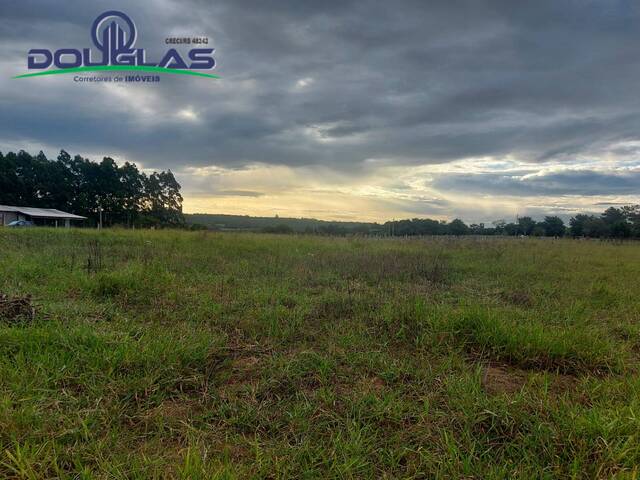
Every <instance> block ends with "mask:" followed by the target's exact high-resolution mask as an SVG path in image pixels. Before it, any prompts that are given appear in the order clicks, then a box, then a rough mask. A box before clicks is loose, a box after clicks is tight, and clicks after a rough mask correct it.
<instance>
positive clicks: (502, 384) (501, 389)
mask: <svg viewBox="0 0 640 480" xmlns="http://www.w3.org/2000/svg"><path fill="white" fill-rule="evenodd" d="M526 383H527V373H526V372H525V371H524V370H519V369H514V368H509V367H506V366H504V365H487V366H486V367H485V369H484V372H483V374H482V388H483V389H484V390H485V391H486V392H487V393H488V394H489V395H500V394H514V393H517V392H519V391H520V390H521V389H522V387H524V386H525V385H526Z"/></svg>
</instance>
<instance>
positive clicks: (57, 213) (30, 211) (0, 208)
mask: <svg viewBox="0 0 640 480" xmlns="http://www.w3.org/2000/svg"><path fill="white" fill-rule="evenodd" d="M0 212H17V213H22V214H23V215H29V216H30V217H34V218H61V219H65V220H67V219H68V220H86V218H87V217H81V216H80V215H74V214H73V213H67V212H63V211H62V210H56V209H55V208H32V207H13V206H9V205H0Z"/></svg>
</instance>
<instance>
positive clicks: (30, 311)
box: [0, 293, 36, 323]
mask: <svg viewBox="0 0 640 480" xmlns="http://www.w3.org/2000/svg"><path fill="white" fill-rule="evenodd" d="M35 315H36V309H35V307H34V305H33V303H32V302H31V295H25V296H22V297H9V296H8V295H6V294H4V293H0V321H5V322H8V323H19V322H24V321H32V320H33V319H34V317H35Z"/></svg>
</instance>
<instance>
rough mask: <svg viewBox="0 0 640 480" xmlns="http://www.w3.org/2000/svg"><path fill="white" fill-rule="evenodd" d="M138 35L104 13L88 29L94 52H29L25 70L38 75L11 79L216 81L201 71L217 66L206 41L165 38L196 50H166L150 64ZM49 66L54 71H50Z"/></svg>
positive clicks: (125, 19) (123, 20) (123, 18)
mask: <svg viewBox="0 0 640 480" xmlns="http://www.w3.org/2000/svg"><path fill="white" fill-rule="evenodd" d="M137 33H138V32H137V29H136V25H135V23H134V22H133V20H131V18H130V17H129V16H128V15H126V14H124V13H122V12H119V11H116V10H110V11H107V12H104V13H102V14H101V15H99V16H98V17H97V18H96V19H95V20H94V22H93V25H92V27H91V40H92V41H93V43H94V45H95V49H97V52H96V51H95V50H92V49H91V48H82V49H76V48H61V49H59V50H56V51H51V50H49V49H46V48H34V49H31V50H29V52H28V56H27V68H28V69H29V70H31V71H33V70H40V71H37V72H33V73H25V74H23V75H17V76H16V77H14V78H25V77H35V76H42V75H55V74H61V73H81V72H100V71H136V72H151V73H154V74H157V73H167V74H180V75H196V76H200V77H208V78H219V77H218V76H217V75H213V74H209V73H203V72H202V71H201V70H211V69H213V68H214V67H215V65H216V62H215V60H214V58H213V52H214V50H215V49H213V48H208V47H203V45H206V44H208V42H209V39H208V38H207V37H184V38H167V39H166V40H165V43H167V44H178V43H179V44H189V45H191V44H197V45H198V48H192V49H190V50H189V51H188V52H187V54H186V55H181V54H180V53H179V52H178V50H176V49H175V48H169V49H168V50H167V51H166V52H165V53H164V54H163V55H162V56H161V57H159V58H158V59H157V61H150V60H148V59H147V57H146V51H145V49H144V48H135V47H134V46H135V43H136V40H137ZM52 66H53V67H55V68H51V67H52Z"/></svg>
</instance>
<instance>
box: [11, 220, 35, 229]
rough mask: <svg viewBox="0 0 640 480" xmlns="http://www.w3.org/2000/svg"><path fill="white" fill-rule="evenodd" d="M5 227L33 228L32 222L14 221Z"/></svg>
mask: <svg viewBox="0 0 640 480" xmlns="http://www.w3.org/2000/svg"><path fill="white" fill-rule="evenodd" d="M7 227H33V222H28V221H26V220H14V221H13V222H11V223H9V224H8V225H7Z"/></svg>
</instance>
